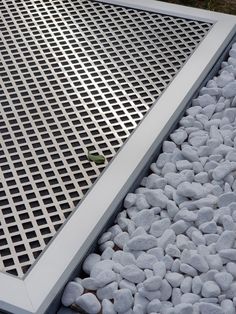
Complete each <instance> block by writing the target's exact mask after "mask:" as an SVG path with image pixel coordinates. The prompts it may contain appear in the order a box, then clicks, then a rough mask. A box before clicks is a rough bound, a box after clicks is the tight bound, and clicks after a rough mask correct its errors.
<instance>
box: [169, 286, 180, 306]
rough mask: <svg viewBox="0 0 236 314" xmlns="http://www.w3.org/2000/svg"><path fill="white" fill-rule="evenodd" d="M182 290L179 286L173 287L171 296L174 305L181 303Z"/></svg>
mask: <svg viewBox="0 0 236 314" xmlns="http://www.w3.org/2000/svg"><path fill="white" fill-rule="evenodd" d="M181 295H182V293H181V290H180V289H179V288H173V290H172V296H171V302H172V304H173V306H175V305H177V304H180V303H181Z"/></svg>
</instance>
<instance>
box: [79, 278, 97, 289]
mask: <svg viewBox="0 0 236 314" xmlns="http://www.w3.org/2000/svg"><path fill="white" fill-rule="evenodd" d="M82 286H83V287H84V288H85V289H87V290H97V288H98V285H97V281H96V279H95V278H92V277H86V278H84V279H83V280H82Z"/></svg>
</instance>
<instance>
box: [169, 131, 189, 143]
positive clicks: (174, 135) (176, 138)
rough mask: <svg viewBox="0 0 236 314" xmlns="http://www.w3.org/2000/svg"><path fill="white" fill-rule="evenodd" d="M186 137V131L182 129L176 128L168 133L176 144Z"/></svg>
mask: <svg viewBox="0 0 236 314" xmlns="http://www.w3.org/2000/svg"><path fill="white" fill-rule="evenodd" d="M187 137H188V134H187V132H186V131H185V130H184V129H178V130H176V131H175V132H174V133H172V134H171V135H170V138H171V139H172V141H173V142H174V143H175V144H176V145H181V144H183V142H184V141H185V140H186V138H187Z"/></svg>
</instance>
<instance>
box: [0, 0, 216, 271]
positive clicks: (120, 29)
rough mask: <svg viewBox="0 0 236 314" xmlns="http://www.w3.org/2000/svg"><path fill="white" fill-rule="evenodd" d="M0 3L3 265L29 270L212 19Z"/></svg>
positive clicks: (58, 2)
mask: <svg viewBox="0 0 236 314" xmlns="http://www.w3.org/2000/svg"><path fill="white" fill-rule="evenodd" d="M0 11H1V18H0V55H1V57H0V58H1V59H0V102H1V107H0V137H1V141H0V213H1V214H0V256H1V258H0V268H1V269H2V270H3V271H6V272H9V273H11V274H14V275H17V276H20V277H21V276H23V274H24V273H26V271H27V270H28V268H29V267H30V266H31V265H32V264H33V263H34V261H35V260H36V258H37V257H38V255H39V254H40V253H41V252H42V250H43V249H44V248H45V246H46V245H47V243H48V242H49V241H50V240H51V238H52V237H53V236H54V235H55V233H56V232H57V230H58V229H59V228H60V226H61V225H62V223H63V222H64V221H65V220H66V218H67V217H68V215H69V214H70V213H71V212H72V210H73V209H74V207H75V205H76V204H78V202H79V201H80V200H81V198H82V197H83V195H84V194H85V193H86V192H87V190H88V189H89V187H90V186H91V185H92V184H93V182H94V181H95V179H96V178H97V177H98V175H99V174H100V173H101V171H102V170H103V169H104V167H105V166H106V164H107V163H108V162H109V160H110V159H111V158H112V157H113V156H114V155H115V153H116V152H117V150H118V149H119V148H120V147H121V145H122V143H123V142H124V141H125V140H126V139H127V138H128V137H129V135H130V133H131V132H132V131H133V130H134V129H135V127H136V126H137V124H138V123H139V121H140V120H141V119H142V118H143V116H144V115H145V113H146V112H147V111H148V110H149V108H150V107H151V106H152V104H153V103H154V101H155V100H156V99H157V98H158V96H159V95H160V94H161V93H162V92H163V90H164V89H165V88H166V87H167V85H168V84H169V83H170V81H171V80H172V79H173V77H174V76H175V74H176V73H177V72H178V71H179V70H180V69H181V67H182V66H183V64H184V62H186V60H187V59H188V57H189V56H190V55H191V54H192V52H193V51H194V49H195V48H196V47H197V45H198V44H199V42H200V41H201V40H202V39H203V38H204V36H205V35H206V34H207V32H208V31H209V29H210V27H211V25H210V24H208V23H204V22H198V21H191V20H185V19H181V18H176V17H171V16H164V15H160V14H157V13H150V12H145V11H139V10H135V9H131V8H124V7H119V6H114V5H110V4H104V3H99V2H94V1H89V0H80V1H77V0H50V1H49V0H35V1H34V0H3V1H2V2H1V3H0ZM88 150H89V151H91V152H94V151H98V152H100V153H102V154H103V155H105V156H106V160H107V162H106V163H105V165H99V166H97V165H95V164H94V163H91V162H89V161H88V160H87V157H86V155H87V151H88Z"/></svg>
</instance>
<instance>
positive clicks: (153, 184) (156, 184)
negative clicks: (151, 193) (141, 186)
mask: <svg viewBox="0 0 236 314" xmlns="http://www.w3.org/2000/svg"><path fill="white" fill-rule="evenodd" d="M166 184H167V180H166V179H165V178H162V177H160V176H158V175H156V174H154V173H152V174H150V175H149V176H148V177H147V182H146V188H148V189H162V190H163V189H164V188H165V186H166Z"/></svg>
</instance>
